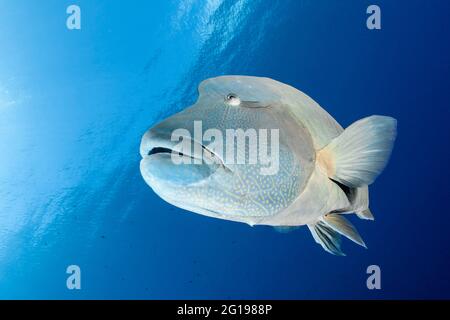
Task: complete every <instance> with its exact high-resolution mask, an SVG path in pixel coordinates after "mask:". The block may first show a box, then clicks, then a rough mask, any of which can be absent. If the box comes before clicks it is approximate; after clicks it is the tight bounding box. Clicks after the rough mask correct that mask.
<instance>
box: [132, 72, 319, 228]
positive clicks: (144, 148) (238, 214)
mask: <svg viewBox="0 0 450 320" xmlns="http://www.w3.org/2000/svg"><path fill="white" fill-rule="evenodd" d="M268 80H270V79H266V78H256V77H243V76H223V77H218V78H212V79H208V80H205V81H203V82H202V83H201V84H200V86H199V98H198V100H197V102H196V103H195V104H194V105H193V106H191V107H189V108H187V109H185V110H183V111H181V112H179V113H177V114H175V115H173V116H171V117H169V118H167V119H165V120H163V121H162V122H160V123H158V124H157V125H155V126H154V127H152V128H150V129H149V130H148V131H147V132H146V133H145V134H144V136H143V137H142V141H141V146H140V153H141V156H142V160H141V163H140V169H141V174H142V176H143V178H144V180H145V181H146V183H147V184H148V185H149V186H150V187H151V188H152V189H153V190H154V191H155V192H156V193H157V194H158V195H159V196H160V197H161V198H163V199H164V200H166V201H167V202H169V203H171V204H173V205H175V206H178V207H180V208H183V209H186V210H189V211H192V212H196V213H200V214H204V215H208V216H213V217H217V218H223V219H228V220H236V221H241V222H247V223H249V224H254V223H257V222H258V219H260V218H261V217H266V216H270V215H274V214H276V213H277V212H279V211H280V210H282V209H283V208H285V207H287V206H288V205H289V204H290V203H291V202H292V201H293V200H294V199H295V198H296V197H297V195H298V194H299V192H300V190H301V188H302V186H303V185H304V183H305V181H306V178H307V176H308V174H309V171H310V166H311V165H310V164H311V162H312V160H313V159H312V158H311V156H312V151H311V150H310V149H311V142H310V141H309V140H308V139H309V138H308V135H307V133H306V132H302V131H301V130H302V128H301V127H299V125H298V123H297V122H296V121H295V120H294V119H292V117H291V116H290V115H289V113H287V112H286V109H285V108H283V106H282V96H281V95H280V92H279V90H275V89H276V88H272V87H271V85H272V82H270V81H273V80H270V81H268ZM308 148H309V149H308Z"/></svg>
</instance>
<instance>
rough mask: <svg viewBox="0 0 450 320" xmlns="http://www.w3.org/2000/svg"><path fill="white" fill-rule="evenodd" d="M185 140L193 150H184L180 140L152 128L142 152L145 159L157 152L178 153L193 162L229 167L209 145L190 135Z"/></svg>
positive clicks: (144, 140) (145, 138)
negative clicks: (181, 147)
mask: <svg viewBox="0 0 450 320" xmlns="http://www.w3.org/2000/svg"><path fill="white" fill-rule="evenodd" d="M183 139H184V141H186V142H187V144H188V145H190V146H191V148H190V149H191V150H190V151H191V152H189V151H188V152H186V151H184V150H183V151H182V150H181V149H180V147H179V143H180V141H172V140H171V139H169V138H168V137H165V136H164V135H161V134H158V133H155V132H152V130H151V129H150V130H149V131H148V132H147V133H146V134H145V135H144V137H143V138H142V142H141V147H140V154H141V157H142V158H143V159H145V158H148V157H151V156H153V155H157V154H160V155H161V154H167V155H171V156H172V155H176V156H178V157H181V158H188V159H191V160H193V161H192V162H193V163H196V164H201V163H200V162H199V161H202V162H203V161H205V160H206V161H207V162H206V163H208V164H215V165H219V166H221V167H223V168H225V169H228V170H229V168H228V167H227V166H226V165H225V163H224V161H223V160H222V159H221V158H220V157H219V156H218V155H217V154H216V153H215V152H213V151H212V150H211V149H210V148H209V147H207V146H205V145H204V144H202V143H199V142H197V141H195V140H193V139H191V138H189V137H183Z"/></svg>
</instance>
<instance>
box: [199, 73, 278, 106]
mask: <svg viewBox="0 0 450 320" xmlns="http://www.w3.org/2000/svg"><path fill="white" fill-rule="evenodd" d="M198 90H199V95H200V99H202V98H206V97H208V98H213V99H223V98H225V97H226V96H227V95H228V94H234V95H237V96H238V97H239V99H240V100H241V101H258V102H261V103H265V102H267V103H271V102H279V101H280V100H281V98H282V95H281V94H280V92H279V88H277V87H276V86H275V81H274V80H272V79H269V78H260V77H250V76H221V77H216V78H210V79H207V80H204V81H202V82H201V83H200V85H199V87H198Z"/></svg>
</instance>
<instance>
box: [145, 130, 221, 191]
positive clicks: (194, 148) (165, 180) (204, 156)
mask: <svg viewBox="0 0 450 320" xmlns="http://www.w3.org/2000/svg"><path fill="white" fill-rule="evenodd" d="M166 132H167V131H166V130H164V131H160V130H156V129H154V128H153V129H150V130H149V131H147V132H146V133H145V134H144V136H143V137H142V141H141V146H140V154H141V157H142V159H141V163H140V170H141V174H142V176H143V178H144V180H145V181H146V182H147V184H148V185H150V186H151V187H152V188H155V187H160V186H161V185H165V186H168V185H171V186H175V185H177V186H180V185H183V186H186V185H191V184H194V183H198V182H200V181H203V180H206V179H207V178H209V177H210V176H211V175H212V174H214V173H215V172H216V171H217V170H218V169H220V168H223V169H225V170H227V171H228V170H229V169H228V168H227V166H226V165H225V164H224V162H223V160H222V159H221V158H220V157H219V156H217V154H215V153H214V152H213V151H212V150H210V149H209V148H208V146H205V145H203V144H202V143H199V142H197V141H195V140H193V139H191V138H190V137H183V142H182V143H181V142H180V140H176V141H173V140H171V139H170V136H171V135H170V134H168V133H166ZM186 146H190V148H186ZM183 147H184V149H183ZM186 149H187V150H186Z"/></svg>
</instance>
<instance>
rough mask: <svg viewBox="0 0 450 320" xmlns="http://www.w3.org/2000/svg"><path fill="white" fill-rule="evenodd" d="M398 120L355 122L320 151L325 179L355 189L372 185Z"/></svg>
mask: <svg viewBox="0 0 450 320" xmlns="http://www.w3.org/2000/svg"><path fill="white" fill-rule="evenodd" d="M396 128H397V121H396V120H395V119H394V118H391V117H385V116H371V117H367V118H364V119H361V120H358V121H356V122H355V123H353V124H352V125H351V126H349V127H348V128H347V129H345V130H344V132H343V133H342V134H341V135H340V136H338V137H336V138H335V139H333V140H332V141H331V142H330V143H329V144H328V145H327V146H326V147H325V148H323V149H322V150H320V151H319V153H318V161H319V164H320V165H321V166H322V167H323V168H324V169H325V170H326V171H327V174H328V176H329V177H330V178H331V179H333V180H336V181H339V182H340V183H342V184H344V185H346V186H348V187H351V188H357V187H362V186H364V185H369V184H371V183H372V182H373V181H374V180H375V179H376V177H377V176H378V175H379V174H380V173H381V171H382V170H383V169H384V167H385V166H386V164H387V162H388V160H389V156H390V154H391V151H392V147H393V145H394V140H395V137H396Z"/></svg>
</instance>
